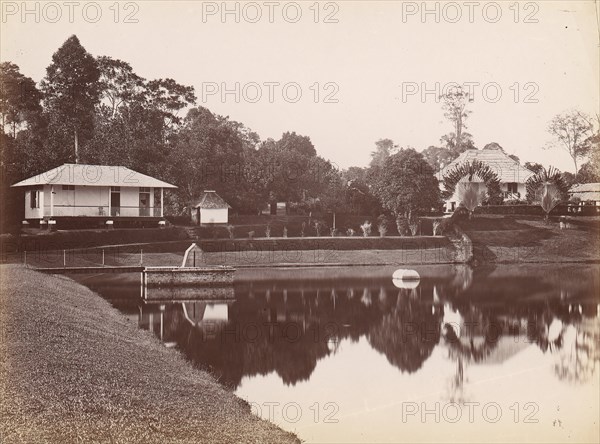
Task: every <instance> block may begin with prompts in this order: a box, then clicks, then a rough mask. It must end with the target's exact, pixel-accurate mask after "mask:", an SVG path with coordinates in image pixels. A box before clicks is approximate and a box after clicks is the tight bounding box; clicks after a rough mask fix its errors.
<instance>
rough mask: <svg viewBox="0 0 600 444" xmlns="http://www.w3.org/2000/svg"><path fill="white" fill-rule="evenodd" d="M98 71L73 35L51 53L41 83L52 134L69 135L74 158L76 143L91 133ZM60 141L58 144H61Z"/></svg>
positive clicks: (90, 57)
mask: <svg viewBox="0 0 600 444" xmlns="http://www.w3.org/2000/svg"><path fill="white" fill-rule="evenodd" d="M99 78H100V70H99V69H98V64H97V63H96V59H95V58H94V57H93V56H92V55H91V54H89V53H88V52H87V51H86V50H85V48H84V47H83V46H82V45H81V43H80V42H79V39H78V38H77V36H75V35H72V36H71V37H69V38H68V39H67V41H66V42H65V43H64V44H63V45H62V46H61V47H60V48H59V49H58V51H56V52H55V53H54V55H53V56H52V63H51V64H50V66H48V68H46V77H45V78H44V79H43V80H42V82H41V88H42V92H43V93H44V102H45V105H46V109H47V111H48V113H49V114H50V116H51V118H50V119H49V121H50V126H51V128H52V129H54V131H53V132H52V133H51V134H53V135H55V136H58V137H59V138H60V137H61V136H63V137H64V136H65V135H66V133H70V134H71V135H72V137H73V138H72V140H73V144H74V148H75V152H74V154H75V161H76V162H78V161H79V143H80V141H81V142H84V141H86V140H89V139H90V138H91V137H92V135H93V127H94V110H95V107H96V104H97V103H98V102H99V100H100V91H99V84H98V80H99ZM62 142H63V141H60V142H58V143H62Z"/></svg>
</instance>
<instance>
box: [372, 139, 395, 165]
mask: <svg viewBox="0 0 600 444" xmlns="http://www.w3.org/2000/svg"><path fill="white" fill-rule="evenodd" d="M397 148H398V145H396V144H395V143H394V141H393V140H392V139H379V140H378V141H377V142H375V151H371V163H370V164H369V165H370V166H371V167H382V166H383V164H384V163H385V161H386V160H387V158H388V157H390V156H391V155H392V154H393V153H394V152H395V151H396V149H397Z"/></svg>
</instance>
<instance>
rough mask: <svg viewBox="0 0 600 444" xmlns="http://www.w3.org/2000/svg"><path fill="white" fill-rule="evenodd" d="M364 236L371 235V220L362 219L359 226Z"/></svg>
mask: <svg viewBox="0 0 600 444" xmlns="http://www.w3.org/2000/svg"><path fill="white" fill-rule="evenodd" d="M360 229H361V230H362V233H363V236H364V237H369V236H370V235H371V222H369V221H368V220H366V221H364V223H363V224H362V225H361V226H360Z"/></svg>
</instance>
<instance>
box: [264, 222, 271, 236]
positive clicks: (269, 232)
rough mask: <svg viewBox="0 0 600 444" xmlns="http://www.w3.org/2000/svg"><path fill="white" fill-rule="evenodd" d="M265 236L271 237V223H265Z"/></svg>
mask: <svg viewBox="0 0 600 444" xmlns="http://www.w3.org/2000/svg"><path fill="white" fill-rule="evenodd" d="M265 237H266V238H270V237H271V225H267V227H266V228H265Z"/></svg>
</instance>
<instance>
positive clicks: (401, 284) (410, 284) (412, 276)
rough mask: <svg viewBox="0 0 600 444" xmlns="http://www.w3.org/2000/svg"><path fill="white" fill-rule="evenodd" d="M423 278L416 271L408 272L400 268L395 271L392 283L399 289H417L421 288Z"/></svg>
mask: <svg viewBox="0 0 600 444" xmlns="http://www.w3.org/2000/svg"><path fill="white" fill-rule="evenodd" d="M420 279H421V276H419V273H417V272H416V271H415V270H407V269H404V268H399V269H398V270H396V271H394V274H393V275H392V282H393V283H394V285H395V286H396V287H398V288H408V289H412V288H417V287H418V286H419V281H420Z"/></svg>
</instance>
